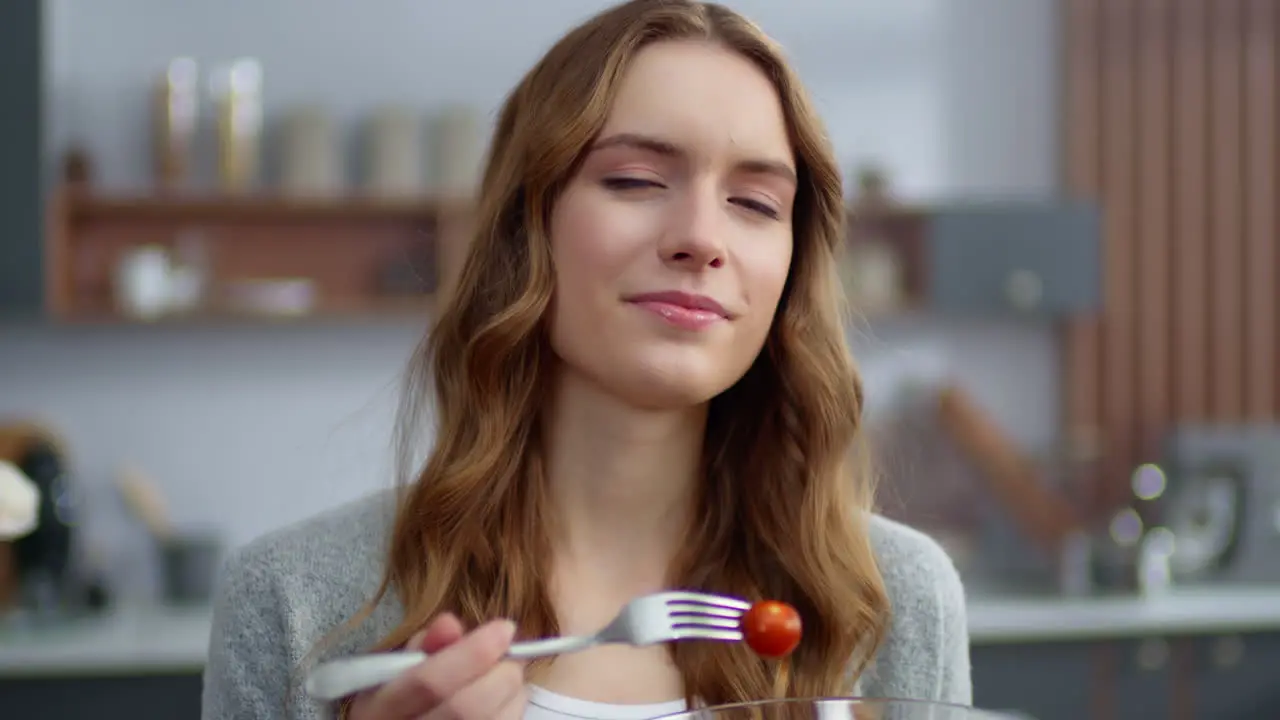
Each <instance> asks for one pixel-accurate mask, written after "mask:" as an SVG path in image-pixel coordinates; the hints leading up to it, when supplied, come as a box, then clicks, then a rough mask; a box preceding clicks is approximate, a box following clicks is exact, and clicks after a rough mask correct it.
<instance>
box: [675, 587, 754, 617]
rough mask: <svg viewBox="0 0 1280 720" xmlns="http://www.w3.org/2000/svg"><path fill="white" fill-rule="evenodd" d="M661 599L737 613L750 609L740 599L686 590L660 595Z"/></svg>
mask: <svg viewBox="0 0 1280 720" xmlns="http://www.w3.org/2000/svg"><path fill="white" fill-rule="evenodd" d="M662 596H663V598H664V599H665V600H666V601H667V602H668V603H671V602H679V603H691V604H696V605H704V606H705V605H711V606H715V607H722V608H730V609H732V610H737V611H739V612H746V611H748V610H750V609H751V603H749V602H747V601H746V600H743V599H741V598H735V597H729V596H727V595H711V594H708V593H698V592H689V591H687V590H674V591H671V592H665V593H662Z"/></svg>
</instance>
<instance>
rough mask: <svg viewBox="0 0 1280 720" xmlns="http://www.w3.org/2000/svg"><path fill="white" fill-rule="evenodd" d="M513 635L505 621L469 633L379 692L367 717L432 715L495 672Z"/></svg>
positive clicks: (374, 697)
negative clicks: (434, 710)
mask: <svg viewBox="0 0 1280 720" xmlns="http://www.w3.org/2000/svg"><path fill="white" fill-rule="evenodd" d="M514 633H515V626H514V625H513V624H512V623H510V622H508V621H505V620H499V621H494V622H490V623H487V624H485V625H482V626H480V627H479V628H477V629H476V630H474V631H472V632H470V633H467V634H466V635H464V636H463V637H462V638H461V639H459V640H457V641H456V642H454V643H451V644H450V645H448V646H447V647H445V648H444V649H443V650H441V651H439V652H437V653H434V654H433V655H432V656H431V657H430V658H429V659H428V660H427V661H426V662H424V663H422V664H420V665H418V666H417V667H414V668H410V669H409V670H406V671H405V672H403V673H401V674H400V676H399V677H397V678H396V679H395V680H392V681H391V682H390V683H387V684H386V685H385V686H383V687H382V688H381V689H380V690H378V691H377V693H375V694H374V696H373V698H371V699H370V701H369V703H368V705H367V708H368V709H367V711H366V712H367V713H368V716H369V717H377V718H403V717H417V716H418V715H421V714H423V713H426V712H430V711H431V710H433V709H435V708H436V707H437V706H439V705H440V704H441V703H444V702H446V701H447V700H449V699H450V698H451V697H453V696H454V694H456V693H458V692H460V691H461V690H462V689H463V688H465V687H466V686H468V685H470V684H471V683H473V682H475V681H476V680H478V679H479V678H480V677H482V676H484V675H485V674H486V673H488V672H489V671H490V670H492V669H493V668H494V666H496V665H497V664H498V662H499V661H500V660H501V659H502V658H503V656H504V655H506V654H507V649H508V648H509V647H511V638H512V636H513V635H514ZM428 635H430V633H428Z"/></svg>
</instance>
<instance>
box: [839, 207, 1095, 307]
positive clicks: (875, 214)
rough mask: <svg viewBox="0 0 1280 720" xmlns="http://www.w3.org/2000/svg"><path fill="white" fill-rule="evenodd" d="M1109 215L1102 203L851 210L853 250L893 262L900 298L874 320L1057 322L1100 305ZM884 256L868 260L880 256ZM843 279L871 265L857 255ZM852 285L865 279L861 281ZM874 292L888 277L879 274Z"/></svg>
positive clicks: (852, 294) (852, 289)
mask: <svg viewBox="0 0 1280 720" xmlns="http://www.w3.org/2000/svg"><path fill="white" fill-rule="evenodd" d="M1101 235H1102V230H1101V216H1100V212H1099V209H1098V207H1097V204H1096V203H1092V202H1085V201H1076V200H1070V199H1063V198H1047V199H1037V200H983V201H977V200H974V201H955V202H938V203H930V204H928V205H913V206H899V205H887V206H883V207H877V208H872V209H860V210H850V211H849V219H848V238H847V242H848V243H849V245H848V248H849V249H850V250H853V251H855V253H856V251H858V250H860V249H862V248H861V247H860V246H863V247H865V246H880V247H881V248H882V249H885V250H888V251H889V252H890V253H891V254H892V256H893V258H894V260H893V265H894V269H892V270H891V271H889V272H890V273H892V274H893V275H895V276H896V278H894V279H893V280H892V282H893V284H894V285H895V286H897V287H898V292H897V294H898V295H899V298H898V299H897V300H896V301H895V302H894V303H893V304H892V306H891V307H890V308H888V309H885V308H870V309H864V308H861V307H859V291H858V289H857V287H856V285H846V293H847V294H848V296H849V298H850V301H851V304H852V305H853V309H854V311H855V312H859V313H860V314H866V315H867V316H869V317H877V316H884V315H891V314H897V313H899V312H903V311H905V312H927V313H941V314H949V315H974V316H985V317H1000V316H1011V317H1027V318H1038V319H1053V318H1061V317H1065V316H1073V315H1088V314H1092V313H1094V312H1096V311H1097V309H1098V308H1099V306H1100V304H1101V276H1102V257H1101ZM878 254H879V253H875V254H872V255H870V256H869V257H873V258H874V257H876V256H877V255H878ZM850 258H851V260H852V263H851V266H850V267H847V268H845V269H844V270H843V271H842V275H844V276H845V282H846V283H850V282H851V280H850V278H851V276H852V277H856V276H858V275H859V274H860V272H859V268H862V267H864V261H863V260H862V259H860V256H859V255H858V254H854V255H851V256H850ZM853 282H857V281H856V280H854V281H853ZM868 282H869V283H870V285H871V286H873V287H874V286H878V285H880V284H881V283H882V282H886V280H883V279H877V278H871V279H870V280H868Z"/></svg>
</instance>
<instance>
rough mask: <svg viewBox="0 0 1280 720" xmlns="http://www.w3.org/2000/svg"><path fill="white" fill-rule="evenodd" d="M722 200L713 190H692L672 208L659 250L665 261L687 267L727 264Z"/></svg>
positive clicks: (713, 266) (691, 268)
mask: <svg viewBox="0 0 1280 720" xmlns="http://www.w3.org/2000/svg"><path fill="white" fill-rule="evenodd" d="M720 205H721V203H720V201H719V199H718V198H717V197H715V196H714V194H713V193H710V192H697V193H694V192H691V193H690V194H689V197H687V198H685V199H684V200H683V201H682V202H680V203H679V205H678V207H675V208H672V211H671V212H672V215H671V218H670V222H668V224H667V227H666V232H665V233H664V236H663V239H662V244H661V246H660V247H659V252H660V253H661V255H662V260H663V262H665V263H667V264H668V265H673V266H677V267H680V268H683V269H688V270H700V269H703V268H708V267H710V268H718V267H720V266H722V265H724V259H725V258H724V256H725V244H724V227H723V223H722V220H723V215H724V210H723V208H722V207H721V206H720Z"/></svg>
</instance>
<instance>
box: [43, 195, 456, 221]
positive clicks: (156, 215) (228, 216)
mask: <svg viewBox="0 0 1280 720" xmlns="http://www.w3.org/2000/svg"><path fill="white" fill-rule="evenodd" d="M65 197H66V202H67V206H66V213H67V215H68V216H69V217H70V219H71V220H72V221H80V222H103V221H116V222H123V221H148V220H150V221H159V222H193V221H211V220H236V221H246V222H299V221H305V220H337V221H346V222H364V221H369V220H375V221H376V220H386V219H388V218H405V219H420V218H427V219H429V218H434V217H436V216H437V215H440V214H446V213H456V212H466V211H467V210H468V209H469V207H470V205H469V203H467V202H465V201H463V200H449V199H437V198H423V199H417V200H380V199H377V198H365V197H339V198H333V199H321V198H315V199H311V198H289V197H272V196H265V195H248V196H226V197H219V196H200V195H146V196H137V197H124V196H121V197H111V196H98V195H92V194H87V193H78V192H74V191H71V192H68V193H67V194H66V196H65Z"/></svg>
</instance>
